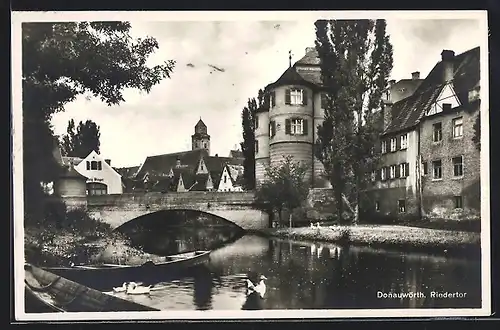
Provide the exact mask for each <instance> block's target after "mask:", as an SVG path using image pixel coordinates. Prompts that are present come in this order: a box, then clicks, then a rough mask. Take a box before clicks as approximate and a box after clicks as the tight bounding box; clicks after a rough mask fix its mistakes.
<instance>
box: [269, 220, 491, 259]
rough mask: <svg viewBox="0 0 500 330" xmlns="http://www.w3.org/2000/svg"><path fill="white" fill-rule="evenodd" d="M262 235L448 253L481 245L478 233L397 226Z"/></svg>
mask: <svg viewBox="0 0 500 330" xmlns="http://www.w3.org/2000/svg"><path fill="white" fill-rule="evenodd" d="M260 234H263V235H266V236H273V237H280V238H288V239H294V240H303V241H314V242H330V243H339V244H352V245H360V246H372V247H394V248H403V249H406V250H425V251H429V252H431V251H432V252H445V253H454V252H459V251H464V250H467V251H471V252H478V251H479V249H480V245H481V244H480V242H481V240H480V234H479V233H475V232H465V231H451V230H439V229H430V228H419V227H409V226H397V225H358V226H329V227H320V228H310V227H299V228H268V229H264V230H262V231H260Z"/></svg>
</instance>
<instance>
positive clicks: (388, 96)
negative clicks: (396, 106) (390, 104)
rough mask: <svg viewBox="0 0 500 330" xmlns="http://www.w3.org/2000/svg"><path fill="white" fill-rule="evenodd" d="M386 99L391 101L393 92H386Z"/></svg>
mask: <svg viewBox="0 0 500 330" xmlns="http://www.w3.org/2000/svg"><path fill="white" fill-rule="evenodd" d="M385 99H386V100H387V101H390V100H391V91H390V90H386V91H385Z"/></svg>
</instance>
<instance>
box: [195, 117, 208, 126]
mask: <svg viewBox="0 0 500 330" xmlns="http://www.w3.org/2000/svg"><path fill="white" fill-rule="evenodd" d="M195 127H196V128H199V127H204V128H207V125H205V123H204V122H203V120H201V117H200V120H198V122H197V123H196V126H195Z"/></svg>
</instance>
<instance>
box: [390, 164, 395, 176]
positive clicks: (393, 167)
mask: <svg viewBox="0 0 500 330" xmlns="http://www.w3.org/2000/svg"><path fill="white" fill-rule="evenodd" d="M395 177H396V165H391V167H390V172H389V178H391V179H394V178H395Z"/></svg>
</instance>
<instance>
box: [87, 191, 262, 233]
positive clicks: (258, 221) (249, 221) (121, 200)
mask: <svg viewBox="0 0 500 330" xmlns="http://www.w3.org/2000/svg"><path fill="white" fill-rule="evenodd" d="M86 204H87V210H88V211H89V214H90V215H92V216H95V217H96V218H99V219H101V220H102V221H104V222H106V223H109V224H110V225H111V226H112V227H113V228H117V227H119V226H121V225H122V224H124V223H126V222H128V221H130V220H132V219H135V218H137V217H139V216H142V215H145V214H148V213H154V212H157V211H161V210H197V211H202V212H205V213H209V214H212V215H215V216H218V217H221V218H224V219H226V220H228V221H231V222H233V223H235V224H236V225H238V226H240V227H241V228H243V229H245V230H251V229H263V228H267V227H269V214H268V213H267V212H266V211H265V210H264V208H262V207H259V205H257V203H256V202H255V196H254V193H253V192H205V191H195V192H178V193H176V192H169V193H155V192H151V193H125V194H120V195H98V196H87V203H86Z"/></svg>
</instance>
